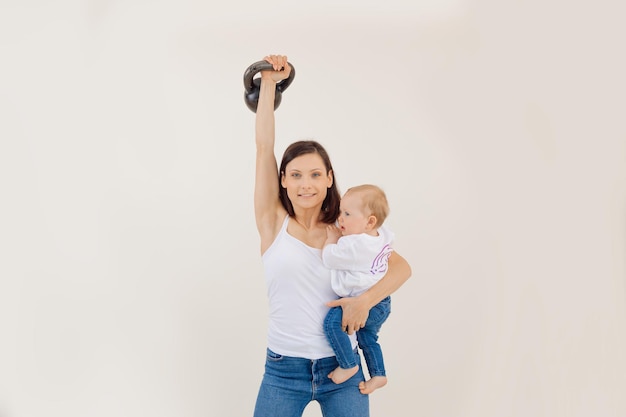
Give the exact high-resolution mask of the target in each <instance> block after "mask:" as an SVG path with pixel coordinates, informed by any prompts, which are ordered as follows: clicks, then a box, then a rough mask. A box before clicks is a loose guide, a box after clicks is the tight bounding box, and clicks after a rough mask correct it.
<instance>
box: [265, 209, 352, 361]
mask: <svg viewBox="0 0 626 417" xmlns="http://www.w3.org/2000/svg"><path fill="white" fill-rule="evenodd" d="M289 218H290V217H289V216H287V217H286V218H285V221H284V222H283V225H282V227H281V228H280V232H279V233H278V236H276V239H275V240H274V242H272V245H271V246H270V247H269V248H268V249H267V250H266V251H265V253H264V254H263V268H264V270H265V281H266V284H267V296H268V299H269V328H268V334H267V347H268V348H270V349H271V350H272V351H274V352H276V353H278V354H281V355H285V356H294V357H299V358H307V359H320V358H325V357H329V356H335V354H334V353H333V350H332V349H331V347H330V344H329V343H328V341H327V340H326V337H325V336H324V330H323V324H324V317H325V316H326V313H328V307H327V306H326V303H327V302H328V301H331V300H334V299H336V298H337V295H336V294H335V292H334V291H333V289H332V287H331V285H330V270H329V269H328V268H326V267H325V266H324V264H323V263H322V250H321V249H316V248H312V247H310V246H307V245H306V244H304V243H303V242H302V241H300V240H298V239H296V238H295V237H293V236H291V235H290V234H289V233H287V225H288V224H289ZM351 340H352V347H353V348H354V347H355V346H356V335H355V334H353V335H352V336H351Z"/></svg>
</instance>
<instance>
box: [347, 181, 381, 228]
mask: <svg viewBox="0 0 626 417" xmlns="http://www.w3.org/2000/svg"><path fill="white" fill-rule="evenodd" d="M348 193H359V194H360V195H361V198H362V201H363V207H364V208H366V209H369V210H370V211H371V213H370V215H371V216H374V217H376V227H380V226H382V225H383V223H384V222H385V219H386V218H387V215H388V214H389V203H387V196H386V195H385V192H384V191H383V190H382V189H381V188H380V187H378V186H376V185H372V184H363V185H357V186H355V187H351V188H348V190H347V191H346V194H348Z"/></svg>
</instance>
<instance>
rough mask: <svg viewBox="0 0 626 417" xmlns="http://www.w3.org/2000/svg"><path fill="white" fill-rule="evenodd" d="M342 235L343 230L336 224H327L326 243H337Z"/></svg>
mask: <svg viewBox="0 0 626 417" xmlns="http://www.w3.org/2000/svg"><path fill="white" fill-rule="evenodd" d="M340 237H341V230H339V228H338V227H337V226H335V225H334V224H329V225H328V226H326V243H327V244H328V243H337V241H338V240H339V238H340Z"/></svg>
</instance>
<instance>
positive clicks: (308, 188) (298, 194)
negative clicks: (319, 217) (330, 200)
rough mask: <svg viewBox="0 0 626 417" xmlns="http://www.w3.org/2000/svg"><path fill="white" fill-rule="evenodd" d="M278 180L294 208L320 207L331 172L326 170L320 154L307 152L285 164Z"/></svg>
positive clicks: (331, 178) (328, 185)
mask: <svg viewBox="0 0 626 417" xmlns="http://www.w3.org/2000/svg"><path fill="white" fill-rule="evenodd" d="M280 182H281V185H282V186H283V187H284V188H285V189H287V196H288V197H289V200H291V204H292V205H293V207H294V208H296V207H299V208H315V207H317V206H319V207H320V208H321V207H322V203H323V202H324V199H325V198H326V193H327V192H328V188H329V187H330V186H331V185H332V184H333V177H332V172H326V166H325V165H324V161H323V160H322V157H321V156H319V155H318V154H316V153H307V154H304V155H300V156H298V157H297V158H294V159H293V160H291V162H289V163H288V164H287V166H286V167H285V172H284V173H282V175H281V181H280Z"/></svg>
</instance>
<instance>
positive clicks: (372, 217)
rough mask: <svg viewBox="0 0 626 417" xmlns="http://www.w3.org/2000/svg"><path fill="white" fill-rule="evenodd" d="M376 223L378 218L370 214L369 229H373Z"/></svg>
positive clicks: (368, 219)
mask: <svg viewBox="0 0 626 417" xmlns="http://www.w3.org/2000/svg"><path fill="white" fill-rule="evenodd" d="M376 223H378V219H377V218H376V216H373V215H372V216H369V217H368V218H367V229H368V230H372V229H373V228H375V227H376Z"/></svg>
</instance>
